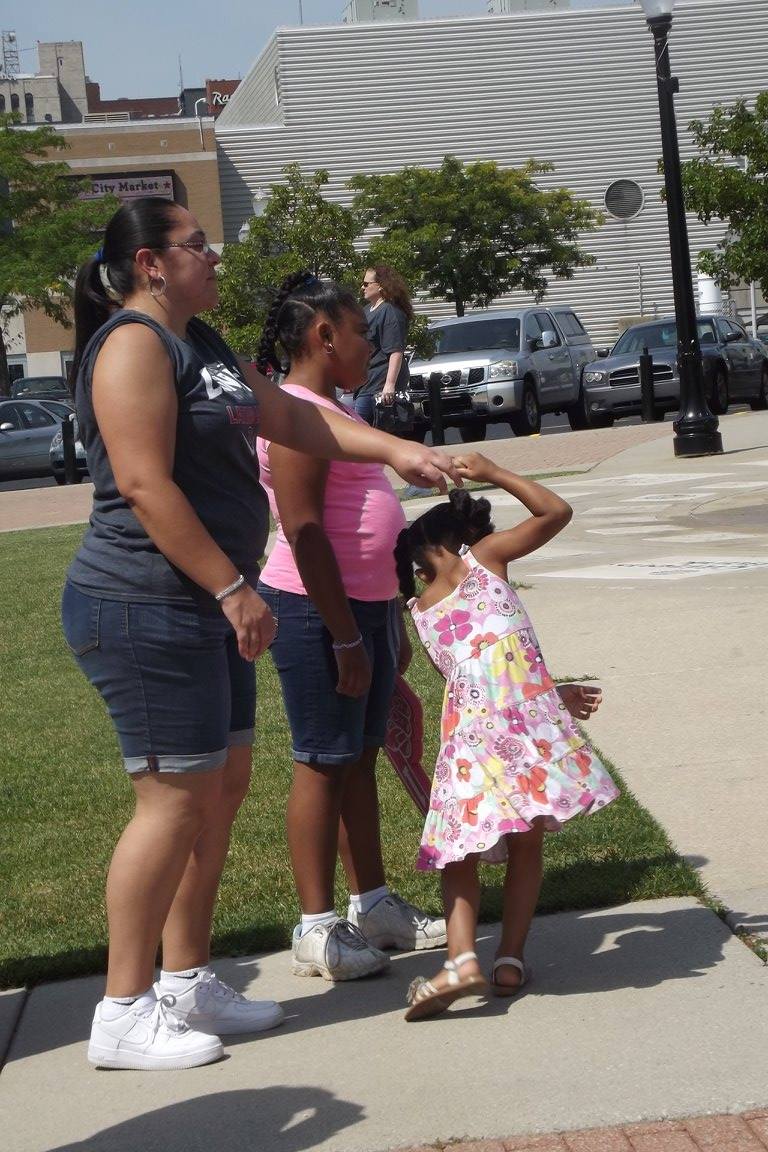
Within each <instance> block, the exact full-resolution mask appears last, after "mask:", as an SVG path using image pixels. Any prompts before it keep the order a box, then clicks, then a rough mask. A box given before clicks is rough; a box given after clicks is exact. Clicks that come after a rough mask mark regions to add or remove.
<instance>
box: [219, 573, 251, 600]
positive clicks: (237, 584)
mask: <svg viewBox="0 0 768 1152" xmlns="http://www.w3.org/2000/svg"><path fill="white" fill-rule="evenodd" d="M243 584H245V576H243V574H242V573H241V574H240V575H239V576H238V578H237V580H233V581H232V583H231V584H227V586H226V588H222V590H221V592H216V593H215V595H214V597H213V598H214V600H215V601H216V602H217V603H218V604H221V602H222V600H226V598H227V596H231V595H232V593H233V592H239V591H240V589H241V588H242V586H243Z"/></svg>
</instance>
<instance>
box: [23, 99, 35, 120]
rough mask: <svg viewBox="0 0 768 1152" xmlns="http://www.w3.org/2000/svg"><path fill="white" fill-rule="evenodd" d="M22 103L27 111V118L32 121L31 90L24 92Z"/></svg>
mask: <svg viewBox="0 0 768 1152" xmlns="http://www.w3.org/2000/svg"><path fill="white" fill-rule="evenodd" d="M24 105H25V108H26V112H27V120H28V121H32V120H34V118H35V98H34V96H33V95H32V93H31V92H25V93H24Z"/></svg>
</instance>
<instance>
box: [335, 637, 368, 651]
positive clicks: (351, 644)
mask: <svg viewBox="0 0 768 1152" xmlns="http://www.w3.org/2000/svg"><path fill="white" fill-rule="evenodd" d="M362 642H363V638H362V636H358V638H357V640H350V642H349V644H341V643H339V641H338V640H334V642H333V644H332V645H331V647H332V648H333V650H334V652H343V651H344V650H345V649H347V648H359V647H360V645H361V644H362Z"/></svg>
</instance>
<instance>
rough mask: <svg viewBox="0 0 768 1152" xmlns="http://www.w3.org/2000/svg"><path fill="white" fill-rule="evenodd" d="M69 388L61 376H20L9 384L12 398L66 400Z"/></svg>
mask: <svg viewBox="0 0 768 1152" xmlns="http://www.w3.org/2000/svg"><path fill="white" fill-rule="evenodd" d="M69 398H70V396H69V389H68V388H67V382H66V380H65V379H64V377H63V376H20V377H19V379H18V380H14V382H13V383H12V384H11V399H12V400H22V399H23V400H63V401H65V403H66V401H68V400H69Z"/></svg>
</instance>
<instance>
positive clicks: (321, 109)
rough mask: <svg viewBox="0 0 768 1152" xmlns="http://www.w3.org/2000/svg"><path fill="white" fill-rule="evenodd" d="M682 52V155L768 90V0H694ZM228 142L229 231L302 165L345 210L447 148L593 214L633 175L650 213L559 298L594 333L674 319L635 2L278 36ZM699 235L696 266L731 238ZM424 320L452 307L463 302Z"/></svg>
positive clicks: (678, 31)
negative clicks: (527, 164) (490, 162)
mask: <svg viewBox="0 0 768 1152" xmlns="http://www.w3.org/2000/svg"><path fill="white" fill-rule="evenodd" d="M278 51H279V71H280V86H281V96H282V100H281V112H282V116H283V125H282V126H280V127H279V128H276V127H265V126H261V127H260V126H258V124H257V117H256V113H258V114H259V116H261V114H262V112H263V109H264V107H265V104H264V101H263V99H261V98H259V99H258V100H257V99H256V97H255V95H254V94H255V93H256V92H257V91H260V92H264V91H266V89H267V88H268V87H269V86H270V85H272V86H273V85H274V80H273V74H274V68H275V66H276V61H277V56H278ZM670 52H671V59H672V68H673V72H674V73H675V74H676V75H677V76H678V77H679V79H680V84H681V91H680V94H679V96H678V97H677V116H678V127H679V130H680V138H681V151H682V154H683V157H684V158H685V156H686V155H691V154H692V148H691V141H690V136H689V134H688V132H687V130H686V125H687V124H688V122H689V121H690V120H691V119H693V118H694V117H701V118H704V117H706V116H707V115H708V113H709V111H710V110H711V109H712V107H713V106H714V105H715V104H716V103H728V102H730V101H733V100H735V99H737V98H738V97H740V96H746V97H748V98H749V97H754V96H755V95H756V93H757V92H758V91H759V90H760V89H761V88H762V87H765V86H768V2H766V0H683V2H681V3H679V4H678V5H677V6H676V9H675V19H674V25H673V31H672V37H671V41H670ZM274 119H275V118H274V117H273V121H274ZM263 123H264V122H263V119H262V125H263ZM216 135H217V138H218V142H219V147H220V151H221V154H222V165H221V180H222V204H223V210H224V223H225V235H226V236H227V238H228V239H233V238H234V237H235V236H236V234H237V230H238V228H239V226H240V224H241V222H242V220H243V219H244V218H245V217H246V216H247V215H248V214H249V211H250V197H251V194H252V191H253V189H254V188H256V187H257V186H259V185H262V186H263V185H265V184H269V183H273V182H275V181H277V180H278V179H279V178H280V170H281V168H282V167H283V165H284V164H286V163H288V162H289V161H294V160H295V161H298V162H299V163H300V164H301V165H302V167H304V168H306V169H307V170H313V169H314V168H316V167H324V168H327V169H329V171H330V174H331V183H330V186H329V188H328V195H329V197H331V198H334V199H339V200H342V201H346V200H348V198H349V193H348V192H347V191H346V189H345V184H346V181H347V180H348V179H349V178H350V176H352V175H353V174H354V173H356V172H364V173H376V172H391V171H394V170H396V169H398V168H400V167H402V166H403V165H404V164H421V165H433V166H435V165H439V163H440V161H441V159H442V157H443V155H444V154H445V153H448V152H451V153H454V154H455V155H457V156H459V157H461V158H462V159H463V160H465V161H471V160H478V159H494V160H496V161H498V162H499V163H500V164H502V165H518V164H520V163H522V162H524V161H525V160H526V159H527V158H528V157H535V158H536V159H540V160H548V161H550V162H552V163H553V164H554V165H555V172H554V173H553V174H552V175H550V176H547V177H542V178H541V182H542V184H543V185H545V186H566V187H568V188H570V189H571V190H572V191H573V192H574V193H575V194H576V195H578V196H581V197H585V198H586V199H588V200H590V201H591V202H592V203H593V204H594V205H595V206H596V207H602V205H603V196H604V193H605V190H606V188H607V187H608V185H609V184H610V183H611V182H612V181H613V180H616V179H619V178H622V177H624V178H629V179H632V180H636V181H637V182H638V183H639V184H640V186H641V188H642V189H643V192H644V195H645V203H644V207H643V209H642V211H641V212H640V214H639V215H638V216H637V217H636V218H635V219H633V220H630V221H628V222H626V223H624V222H620V221H617V220H615V219H613V218H611V217H606V222H605V224H604V225H603V226H602V228H601V229H600V230H599V231H598V232H596V233H594V234H592V235H590V236H589V237H587V238H586V245H587V247H588V248H589V250H590V251H591V252H592V253H593V254H594V255H595V257H596V258H597V263H596V265H595V266H594V267H592V268H590V269H585V270H583V271H581V272H579V273H577V274H576V277H575V278H574V280H572V281H567V282H562V281H555V280H553V281H551V282H550V290H549V295H548V300H549V301H550V302H553V303H554V302H569V303H572V304H573V306H574V307H575V308H576V309H577V311H578V312H579V314H580V315H581V317H582V319H583V320H584V322H585V323H586V324H587V326H588V328H589V330H590V332H591V333H592V335H593V337H594V338H595V339H598V340H599V341H606V340H609V339H611V338H612V337H613V336H614V335H615V334H616V326H617V322H618V321H619V319H620V318H621V317H627V316H635V315H637V314H638V313H639V312H640V311H641V310H642V311H643V312H645V313H646V314H654V313H656V314H663V313H666V312H670V311H671V310H672V288H671V282H670V272H669V238H668V234H667V231H666V229H667V223H666V211H665V208H664V205H663V204H662V202H661V200H660V195H659V190H660V187H661V180H660V177H659V176H658V173H657V161H658V158H659V157H660V155H661V139H660V130H659V117H658V103H657V97H656V84H655V71H654V61H653V47H652V38H651V36H650V33H649V32H648V29H647V27H646V24H645V20H644V18H643V16H642V14H641V12H640V9H639V7H638V8H637V9H635V8H629V9H628V8H625V7H622V8H618V7H617V8H609V9H606V8H600V9H591V10H581V11H573V12H551V13H535V14H534V13H531V14H529V15H528V14H525V15H517V16H509V17H506V16H487V17H476V18H473V19H459V20H456V19H454V20H440V21H420V22H417V23H411V24H401V25H395V24H392V25H386V26H382V25H376V26H374V25H336V26H327V27H318V28H310V27H304V28H295V29H287V30H281V31H279V32H278V33H276V35H275V37H274V38H273V39H272V41H270V44H269V45H268V46H267V49H266V50H265V52H264V53H263V54H262V56H261V57H260V59H259V60H258V61H257V62H256V64H255V65H254V68H253V70H252V72H251V74H250V75H249V76H248V77H247V79H246V80H245V81H244V82H243V84H241V86H240V88H239V89H238V90H237V93H236V94H235V95H234V96H233V97H232V100H231V101H230V103H229V106H228V108H227V110H226V111H225V112H224V113H223V114H222V115H221V116H220V117H219V120H218V121H217V126H216ZM689 227H690V237H691V250H692V253H694V260H695V253H696V252H697V251H698V250H699V248H702V247H705V246H709V247H713V246H714V245H715V244H716V242H717V240H718V239H719V236H720V235H721V231H722V230H721V228H719V227H718V226H712V227H710V228H709V229H705V228H703V227H702V226H701V225H699V224H698V222H697V221H696V220H695V219H694V218H689ZM523 300H524V298H523V297H510V298H508V301H510V302H512V303H518V302H520V303H522V302H523ZM426 310H427V311H428V312H429V313H430V315H433V316H438V315H445V314H447V313H448V312H449V311H450V306H448V307H446V306H445V305H441V304H439V303H437V302H434V303H432V304H430V305H429V306H428V308H427V309H426Z"/></svg>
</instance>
